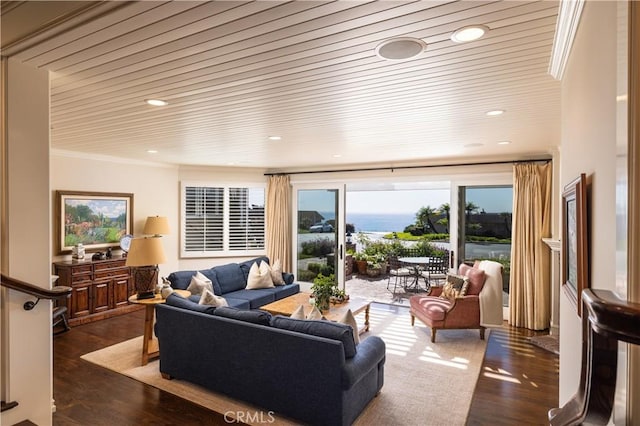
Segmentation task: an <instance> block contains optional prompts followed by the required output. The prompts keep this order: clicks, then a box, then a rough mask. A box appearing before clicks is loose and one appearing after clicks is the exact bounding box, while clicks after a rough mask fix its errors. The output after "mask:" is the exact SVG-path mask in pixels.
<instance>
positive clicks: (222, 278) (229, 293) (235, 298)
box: [167, 256, 300, 309]
mask: <svg viewBox="0 0 640 426" xmlns="http://www.w3.org/2000/svg"><path fill="white" fill-rule="evenodd" d="M260 261H265V262H267V263H269V258H268V257H266V256H262V257H258V258H255V259H251V260H247V261H245V262H242V263H228V264H225V265H220V266H214V267H213V268H210V269H203V270H200V272H202V274H203V275H204V276H206V277H207V278H209V279H210V280H211V282H212V284H213V292H214V293H215V294H216V295H217V296H222V297H224V298H225V299H226V300H227V303H228V304H229V306H231V307H234V308H240V309H256V308H259V307H261V306H264V305H266V304H269V303H271V302H275V301H276V300H280V299H282V298H284V297H288V296H292V295H294V294H296V293H298V292H299V291H300V285H299V284H296V283H294V282H293V280H294V276H293V275H292V274H290V273H286V272H285V273H283V274H282V277H283V279H284V282H285V285H281V286H275V287H274V288H262V289H256V290H247V289H246V288H245V287H246V286H247V278H248V277H249V269H250V268H251V265H253V264H254V263H256V262H260ZM196 272H197V271H178V272H173V273H171V274H170V275H169V276H168V277H167V279H168V280H169V281H170V282H171V287H173V288H174V289H176V290H186V289H187V287H189V283H190V282H191V277H193V276H194V275H195V274H196ZM199 299H200V296H195V295H194V296H191V300H193V301H194V302H198V301H199Z"/></svg>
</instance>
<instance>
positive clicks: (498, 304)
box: [478, 260, 502, 327]
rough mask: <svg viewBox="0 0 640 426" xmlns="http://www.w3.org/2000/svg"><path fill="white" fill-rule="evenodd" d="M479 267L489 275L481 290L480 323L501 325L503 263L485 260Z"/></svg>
mask: <svg viewBox="0 0 640 426" xmlns="http://www.w3.org/2000/svg"><path fill="white" fill-rule="evenodd" d="M478 267H479V268H480V269H482V270H483V271H484V273H485V274H486V277H487V279H486V280H485V282H484V286H483V287H482V291H480V325H481V326H483V327H499V326H501V325H502V265H501V264H499V263H498V262H494V261H492V260H483V261H481V262H480V264H479V265H478Z"/></svg>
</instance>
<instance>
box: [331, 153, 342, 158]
mask: <svg viewBox="0 0 640 426" xmlns="http://www.w3.org/2000/svg"><path fill="white" fill-rule="evenodd" d="M340 157H342V154H333V158H340Z"/></svg>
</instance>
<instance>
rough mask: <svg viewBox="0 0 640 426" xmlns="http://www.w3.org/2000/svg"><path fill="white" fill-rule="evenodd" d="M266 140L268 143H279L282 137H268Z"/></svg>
mask: <svg viewBox="0 0 640 426" xmlns="http://www.w3.org/2000/svg"><path fill="white" fill-rule="evenodd" d="M268 139H269V140H270V141H279V140H282V137H280V136H269V138H268Z"/></svg>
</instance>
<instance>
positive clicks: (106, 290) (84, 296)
mask: <svg viewBox="0 0 640 426" xmlns="http://www.w3.org/2000/svg"><path fill="white" fill-rule="evenodd" d="M53 268H54V273H55V275H57V276H59V279H58V285H63V286H68V287H71V297H70V298H68V299H66V300H65V301H64V302H63V303H66V307H67V313H68V318H69V324H70V325H72V326H73V325H78V324H82V323H86V322H91V321H95V320H100V319H104V318H108V317H111V316H114V315H120V314H123V313H127V312H131V311H133V310H136V309H139V306H135V305H129V303H128V302H127V299H128V298H129V296H131V295H132V294H134V293H135V291H134V288H135V285H134V281H133V279H132V277H131V270H130V268H128V267H127V266H126V265H125V259H124V258H122V257H114V258H113V259H108V260H97V261H92V260H90V259H88V258H87V259H84V260H75V259H74V260H73V261H71V260H68V261H60V262H54V264H53ZM59 306H60V305H59Z"/></svg>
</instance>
